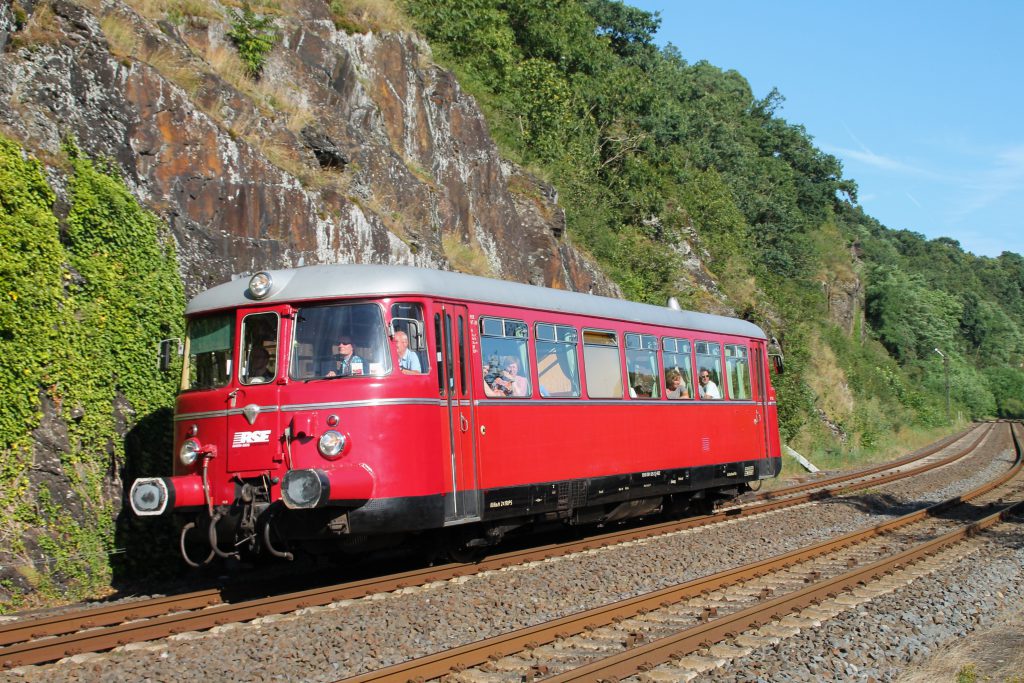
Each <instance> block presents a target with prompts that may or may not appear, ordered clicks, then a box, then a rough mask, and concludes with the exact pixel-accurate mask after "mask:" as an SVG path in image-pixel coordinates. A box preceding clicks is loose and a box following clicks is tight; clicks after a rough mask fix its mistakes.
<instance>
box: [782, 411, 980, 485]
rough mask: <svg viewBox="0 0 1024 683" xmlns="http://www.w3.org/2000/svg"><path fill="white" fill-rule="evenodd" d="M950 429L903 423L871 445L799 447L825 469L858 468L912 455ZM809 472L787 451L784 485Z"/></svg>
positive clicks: (802, 452) (941, 436)
mask: <svg viewBox="0 0 1024 683" xmlns="http://www.w3.org/2000/svg"><path fill="white" fill-rule="evenodd" d="M964 426H966V425H965V424H958V425H954V429H961V428H963V427H964ZM950 433H951V430H950V427H949V426H944V427H932V428H912V427H903V428H901V429H899V430H897V431H896V432H893V433H892V434H889V435H886V436H884V437H880V438H879V443H878V444H877V445H876V447H874V448H871V449H863V448H858V447H853V446H851V447H847V448H843V449H837V448H829V449H825V448H813V449H810V450H808V451H807V452H804V451H801V450H800V449H799V448H797V449H796V450H797V451H798V452H799V453H800V455H802V456H804V457H805V458H807V459H808V460H810V461H811V462H812V463H813V464H814V466H815V467H817V468H818V469H820V470H823V471H833V470H848V469H858V468H861V467H867V466H868V465H873V464H876V463H882V462H889V461H891V460H896V459H898V458H901V457H903V456H905V455H909V454H910V453H912V452H913V451H916V450H918V449H919V448H922V447H924V446H927V445H928V444H930V443H934V442H936V441H938V440H939V439H941V438H943V437H945V436H948V435H949V434H950ZM806 474H807V470H805V469H804V468H803V467H802V466H801V465H800V463H798V462H797V461H796V460H795V459H794V458H791V457H790V456H788V455H786V454H785V453H783V455H782V473H781V474H780V475H779V482H780V485H784V482H785V480H787V479H792V478H794V477H798V476H801V475H806Z"/></svg>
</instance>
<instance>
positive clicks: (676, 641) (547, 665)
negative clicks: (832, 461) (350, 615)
mask: <svg viewBox="0 0 1024 683" xmlns="http://www.w3.org/2000/svg"><path fill="white" fill-rule="evenodd" d="M1013 431H1014V433H1013V439H1014V446H1015V448H1016V451H1017V459H1016V462H1015V464H1014V466H1013V468H1012V469H1011V470H1010V471H1008V472H1007V473H1006V474H1004V475H1003V476H1001V477H999V478H998V479H996V480H994V481H991V482H989V483H987V484H985V485H983V486H980V487H978V488H976V489H974V490H973V491H970V492H969V493H967V494H964V495H961V496H957V497H955V498H952V499H949V500H946V501H943V502H941V503H938V504H936V505H932V506H930V507H928V508H925V509H922V510H918V511H916V512H913V513H910V514H907V515H904V516H902V517H899V518H897V519H894V520H891V521H888V522H885V523H882V524H879V525H876V526H874V527H872V528H869V529H865V530H861V531H858V532H855V533H851V534H847V535H844V536H842V537H840V538H837V539H833V540H830V541H827V542H825V543H820V544H817V545H815V546H811V547H808V548H803V549H799V550H796V551H793V552H789V553H786V554H783V555H779V556H777V557H773V558H769V559H767V560H764V561H762V562H758V563H755V564H750V565H746V566H744V567H739V568H736V569H732V570H729V571H725V572H721V573H719V574H715V575H712V576H707V577H703V578H700V579H697V580H695V581H689V582H686V583H683V584H680V585H677V586H672V587H669V588H666V589H663V590H659V591H655V592H653V593H649V594H646V595H642V596H639V597H636V598H632V599H629V600H624V601H621V602H617V603H613V604H610V605H607V606H603V607H600V608H596V609H592V610H588V611H585V612H581V613H578V614H574V615H570V616H568V617H565V618H563V619H558V620H556V621H552V622H547V623H544V624H539V625H537V626H533V627H530V628H527V629H522V630H519V631H514V632H511V633H508V634H506V635H503V636H499V637H495V638H490V639H487V640H483V641H479V642H475V643H470V644H468V645H465V646H463V647H459V648H456V649H453V650H449V651H446V652H441V653H438V654H436V655H432V656H428V657H422V658H420V659H416V660H411V661H408V662H405V663H402V664H399V665H396V666H392V667H388V668H385V669H381V670H378V671H373V672H369V673H367V674H364V675H360V676H356V677H351V678H347V679H343V680H344V681H345V683H407V682H408V681H427V680H433V679H441V680H443V681H445V683H517V682H519V681H534V680H544V681H545V683H570V682H572V683H577V682H584V681H587V682H594V683H599V682H606V681H619V680H623V679H626V678H629V677H633V676H639V677H640V679H641V680H646V681H651V682H656V681H680V680H690V679H691V678H692V677H694V676H696V675H698V674H701V673H706V672H707V671H709V670H710V669H713V668H715V667H716V666H719V665H721V664H722V663H723V662H724V660H726V659H729V658H732V657H741V656H745V655H746V654H749V653H750V652H751V651H752V649H753V648H756V647H759V646H762V645H765V644H770V643H774V642H777V641H778V639H779V638H780V637H785V636H787V635H792V634H794V633H796V632H798V631H799V630H800V629H801V628H807V627H814V626H818V625H820V622H821V621H824V620H827V619H829V618H831V617H833V616H835V615H836V614H838V613H840V612H842V611H844V610H847V609H849V608H850V607H852V606H855V605H857V604H860V603H862V602H864V601H866V600H870V599H871V598H872V597H875V596H877V595H880V594H884V593H886V592H889V591H891V590H894V589H895V588H897V587H899V586H902V585H904V584H906V583H909V582H910V581H912V580H913V579H914V578H915V577H917V576H920V575H923V574H927V573H929V572H931V571H933V570H934V568H935V564H936V563H935V562H934V561H932V562H931V564H929V558H933V556H936V555H938V554H940V553H943V552H948V553H952V554H955V553H956V549H955V546H956V544H958V543H962V542H964V541H966V540H968V539H970V538H972V537H973V536H975V535H976V534H979V533H981V532H982V531H983V530H985V529H987V528H989V527H992V526H994V525H997V524H999V523H1001V522H1002V521H1003V520H1005V519H1006V518H1007V517H1010V516H1012V515H1019V514H1021V513H1022V512H1024V475H1022V460H1021V447H1020V440H1019V435H1018V434H1017V433H1016V432H1017V431H1018V430H1017V428H1014V430H1013ZM951 548H953V550H950V549H951Z"/></svg>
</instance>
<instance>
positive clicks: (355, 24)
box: [330, 0, 412, 33]
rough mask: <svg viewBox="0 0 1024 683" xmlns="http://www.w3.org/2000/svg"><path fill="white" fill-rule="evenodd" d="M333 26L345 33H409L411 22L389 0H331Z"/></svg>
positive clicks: (396, 5) (395, 4)
mask: <svg viewBox="0 0 1024 683" xmlns="http://www.w3.org/2000/svg"><path fill="white" fill-rule="evenodd" d="M330 8H331V16H332V18H333V19H334V26H335V27H336V28H337V29H338V30H339V31H345V32H346V33H368V32H370V31H375V32H377V33H381V32H397V31H411V30H412V21H410V20H409V18H408V17H407V16H406V15H405V13H404V12H403V11H402V10H401V8H400V7H399V6H398V4H397V3H395V2H391V0H331V3H330Z"/></svg>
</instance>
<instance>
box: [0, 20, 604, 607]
mask: <svg viewBox="0 0 1024 683" xmlns="http://www.w3.org/2000/svg"><path fill="white" fill-rule="evenodd" d="M275 5H276V6H277V7H278V8H279V9H278V10H276V11H274V13H273V14H271V15H270V16H272V17H273V19H274V24H275V27H276V32H277V40H276V41H275V46H274V49H273V50H272V51H271V52H270V53H269V55H268V60H267V61H266V63H265V64H264V66H263V69H262V74H261V75H260V77H259V78H258V79H254V78H252V77H250V76H248V75H247V74H246V72H245V70H244V68H243V66H242V63H241V62H240V61H239V59H238V56H237V51H236V50H235V48H234V47H233V46H232V45H231V43H230V39H229V38H228V35H227V34H228V31H229V30H230V25H231V22H232V18H233V17H237V14H234V13H233V12H232V9H231V8H230V7H228V6H222V5H219V4H217V3H184V2H152V1H151V0H132V1H125V2H122V1H120V0H102V1H101V0H82V1H81V2H69V1H67V0H43V1H40V0H17V1H16V2H11V1H10V0H7V1H6V2H0V134H2V135H3V136H4V137H5V138H8V139H12V140H15V141H16V142H17V143H19V144H20V145H21V147H22V148H23V149H24V150H25V152H26V153H27V154H29V155H31V156H32V157H35V158H37V159H39V160H41V161H42V162H43V164H44V166H45V173H46V178H47V182H48V184H49V185H50V186H51V187H52V188H53V190H54V191H55V192H56V196H57V201H56V204H55V206H54V207H53V211H54V213H55V214H56V215H57V216H58V217H61V216H66V214H67V211H68V204H69V201H70V199H69V190H68V179H69V174H70V172H71V167H72V163H71V162H70V160H69V156H68V151H67V150H68V147H67V146H66V143H67V142H68V141H73V143H74V146H75V148H76V149H77V150H80V152H81V153H84V154H86V155H88V156H89V157H91V158H93V159H96V160H98V161H99V162H101V163H102V164H104V165H106V166H108V167H109V168H111V169H113V173H114V175H116V176H119V177H120V178H122V179H123V180H124V182H125V184H126V185H127V187H128V188H129V190H130V192H131V193H132V194H133V195H134V196H135V198H136V199H137V201H138V202H139V203H140V204H141V205H142V206H144V207H146V208H148V209H149V210H150V211H152V212H153V213H154V214H155V215H156V216H157V217H158V218H159V219H160V223H161V229H162V230H163V232H164V233H165V234H166V235H170V236H172V237H173V241H174V243H175V244H176V247H177V258H178V263H179V267H180V273H181V278H182V281H183V282H184V291H185V294H186V296H192V295H194V294H195V293H197V292H198V291H200V290H202V289H204V288H206V287H208V286H210V285H213V284H217V283H219V282H223V281H225V280H228V279H229V278H231V277H232V276H233V275H234V274H239V273H245V272H252V271H255V270H258V269H263V268H276V267H287V266H300V265H305V264H316V263H335V262H364V263H399V264H414V265H419V266H426V267H433V268H442V269H456V270H463V271H468V272H473V273H476V274H482V275H489V276H493V277H498V278H502V279H507V280H516V281H521V282H529V283H533V284H539V285H547V286H550V287H556V288H564V289H572V290H577V291H588V292H593V293H600V294H606V295H612V296H615V295H618V293H619V292H618V289H617V288H616V287H615V285H614V284H613V283H611V281H610V280H609V279H608V278H607V277H605V276H604V275H603V274H602V273H601V272H600V271H599V270H598V268H597V267H596V266H594V265H593V264H592V263H591V262H590V261H589V260H588V259H587V258H586V257H585V256H584V255H582V254H581V253H580V252H578V251H577V250H576V249H574V248H573V246H572V245H571V244H570V243H569V241H568V240H567V239H566V237H565V236H564V235H563V229H564V224H565V216H564V212H563V210H562V209H561V208H560V207H559V205H558V197H557V193H556V191H555V190H554V188H553V187H551V186H550V185H548V184H546V183H544V182H542V181H541V180H539V179H537V178H536V177H533V176H532V175H530V174H529V173H527V172H525V171H524V170H523V169H522V168H519V167H518V166H517V165H516V164H514V163H511V162H509V161H507V160H505V159H502V158H501V156H500V154H499V153H498V149H497V147H496V145H495V143H494V141H493V140H492V139H491V137H490V134H489V131H488V127H487V122H486V120H485V119H484V117H483V115H482V113H481V111H480V109H479V107H478V106H477V104H476V102H475V100H474V99H473V98H472V97H470V96H468V95H467V94H466V93H464V92H463V91H462V89H461V88H460V87H459V84H458V82H457V81H456V79H455V77H454V76H453V75H452V74H451V73H450V72H447V71H445V70H444V69H441V68H439V67H437V66H436V65H434V64H433V63H432V61H431V55H430V50H429V47H428V46H427V45H426V44H425V43H424V42H423V41H422V40H421V39H419V38H418V37H417V36H416V35H414V34H411V33H403V32H391V33H372V32H365V33H358V32H352V33H346V32H345V31H341V30H339V29H338V28H336V25H335V20H336V19H337V17H336V16H335V15H333V14H332V13H331V11H330V10H329V8H328V5H327V3H326V2H324V0H294V1H290V2H288V3H280V4H278V3H275ZM186 6H187V7H188V9H189V12H192V13H188V12H186V11H185V9H184V8H186ZM76 153H77V152H76ZM0 190H2V188H0ZM0 198H2V194H0ZM66 229H67V227H66V226H64V227H63V228H62V230H63V231H65V232H66ZM64 267H65V268H66V271H65V273H66V277H67V278H68V280H67V281H68V282H78V281H80V280H81V278H80V276H79V274H78V273H76V272H74V269H73V268H72V267H70V266H67V265H65V266H64ZM5 292H6V289H5ZM13 317H16V316H13ZM17 324H18V323H17V321H16V320H14V319H8V320H3V321H0V332H3V333H5V334H6V332H8V331H10V330H11V329H14V326H16V325H17ZM96 334H99V333H98V332H97V333H96ZM58 336H59V335H58ZM152 341H156V339H153V340H152ZM147 344H148V342H147ZM144 352H145V353H148V347H147V349H144ZM54 372H58V373H59V368H58V369H57V370H54V369H53V368H44V371H43V374H41V375H40V377H44V376H46V377H50V378H51V379H49V380H43V379H41V380H40V387H39V397H38V404H37V405H38V411H37V417H36V419H35V422H34V424H32V425H31V426H30V428H31V429H32V430H33V431H32V437H31V439H30V441H31V443H30V444H28V449H29V451H30V452H29V453H28V455H27V456H24V455H20V454H18V453H19V452H18V451H10V452H5V451H2V450H0V458H2V459H4V460H5V461H6V462H4V463H3V465H4V468H5V469H4V477H6V478H4V479H2V480H3V481H5V482H8V483H10V482H18V487H19V488H17V491H14V490H13V489H12V491H11V496H15V495H17V497H18V498H19V500H20V501H21V502H20V503H19V505H23V512H22V513H18V514H15V513H12V512H11V511H10V510H5V509H4V506H3V505H0V523H2V524H4V525H7V526H8V527H9V533H11V534H13V535H14V538H18V539H19V541H18V543H17V546H18V550H16V551H11V550H10V549H9V548H8V547H5V548H0V612H2V611H3V610H4V609H5V607H9V606H10V605H11V604H18V599H19V597H18V596H25V595H26V594H27V593H30V592H31V591H32V590H33V589H34V588H35V587H36V586H38V585H39V579H38V578H37V575H38V574H39V573H43V574H45V573H47V572H48V571H50V570H52V569H53V565H54V563H55V560H54V555H53V552H52V549H53V548H54V547H58V548H61V550H62V552H63V555H61V557H65V556H70V557H72V558H75V557H83V556H84V555H83V553H84V552H85V551H83V549H82V546H81V543H80V542H78V541H75V540H74V538H73V534H70V535H69V533H68V532H67V526H66V525H65V526H64V527H62V528H63V529H64V530H63V531H62V530H61V527H58V526H57V525H54V526H48V524H49V523H47V524H42V523H41V522H39V521H33V520H43V519H44V518H46V519H51V520H57V519H61V518H63V519H65V520H68V519H70V520H71V526H74V525H78V526H79V527H80V528H81V529H89V530H90V531H91V532H93V534H92V535H93V538H94V539H107V540H100V541H99V542H98V543H99V545H101V546H102V548H105V549H106V551H110V550H111V549H112V548H111V542H110V541H109V539H110V538H112V530H111V528H110V526H111V525H112V523H113V520H112V519H111V515H112V512H111V510H114V511H116V508H117V507H118V503H117V501H119V500H120V498H121V495H122V490H123V488H122V487H123V484H124V481H123V480H124V479H128V478H131V476H130V473H131V472H132V465H131V454H130V451H131V450H132V446H131V442H132V441H133V439H134V440H135V442H138V441H140V439H142V440H148V441H147V443H148V444H149V448H150V449H156V448H157V446H158V443H157V442H158V441H159V439H158V438H157V439H151V438H150V436H145V438H143V437H142V436H140V432H139V430H138V427H139V425H140V424H141V423H143V422H146V421H147V420H148V421H149V422H150V423H151V424H150V425H149V427H150V428H151V429H154V428H155V429H156V431H155V432H146V434H149V435H152V434H154V433H157V434H158V433H160V424H161V422H160V420H161V419H163V420H166V416H164V417H163V418H159V419H155V418H153V416H152V414H151V415H149V416H147V415H144V414H142V412H141V411H138V410H135V408H134V407H133V406H132V405H129V403H130V402H129V401H127V400H126V398H125V395H124V394H123V393H122V391H121V389H120V388H119V387H118V386H117V379H116V378H115V377H111V378H110V382H111V386H110V389H109V392H108V393H109V397H108V398H107V399H105V403H104V402H101V403H99V404H91V405H90V406H84V407H83V406H79V405H73V406H72V405H69V404H68V402H67V401H64V400H63V399H64V398H66V397H65V396H64V395H62V393H61V391H60V390H59V389H55V387H56V386H57V385H58V384H59V383H60V382H61V381H66V382H70V381H74V380H72V379H69V378H64V380H62V379H61V378H60V377H56V378H54V377H53V374H54ZM113 374H114V375H116V374H118V373H117V372H114V373H113ZM54 382H55V383H54ZM89 410H93V411H97V410H98V411H100V412H103V413H109V414H110V415H112V416H113V422H114V423H115V425H114V427H112V429H116V430H119V431H120V433H119V434H117V435H114V434H105V435H102V438H101V439H100V441H101V442H104V443H106V444H107V445H106V446H101V447H99V448H98V449H96V452H91V451H90V452H88V453H85V454H81V452H82V451H83V450H88V449H89V448H91V447H86V446H85V445H84V442H82V441H81V440H80V438H79V439H76V438H75V437H73V436H69V429H68V426H69V425H71V424H72V423H76V422H77V421H79V420H81V419H82V415H83V413H87V412H88V411H89ZM132 430H134V435H133V433H131V432H132ZM71 431H74V430H71ZM79 431H81V430H79ZM164 431H166V429H164ZM95 436H96V435H93V437H95ZM159 450H166V449H164V448H163V446H160V448H159ZM126 452H128V455H129V462H128V463H127V464H126V463H125V462H124V457H125V454H126ZM76 454H81V455H76ZM25 457H27V458H28V460H27V461H26V460H25V459H24V458H25ZM165 459H166V454H164V455H162V456H161V460H162V461H163V460H165ZM23 464H24V466H25V471H21V468H22V465H23ZM8 475H9V476H8ZM97 479H100V480H102V481H101V483H100V485H99V486H98V487H94V491H98V493H94V494H91V495H92V496H93V498H91V499H90V497H89V495H90V494H88V493H87V492H84V491H83V486H82V482H83V481H88V482H92V483H93V484H95V483H96V480H97ZM8 498H10V496H9V497H8ZM3 500H6V499H4V498H0V501H3ZM54 500H60V501H63V502H61V503H60V504H59V505H57V506H56V507H53V505H52V504H49V503H47V504H46V505H44V504H42V503H41V502H40V501H54ZM47 505H49V507H47ZM47 511H49V512H47ZM50 512H52V514H50ZM48 514H49V515H50V516H49V517H46V515H48ZM75 543H79V545H77V546H76V545H75ZM3 545H4V546H8V544H7V543H4V544H3ZM113 545H115V546H118V547H122V546H123V545H124V543H123V542H122V539H121V538H120V537H118V539H117V540H116V541H114V543H113ZM11 547H13V546H11ZM94 547H95V546H94ZM48 548H49V549H50V550H47V549H48ZM69 562H70V564H68V565H67V566H65V567H64V568H63V569H62V570H56V571H50V573H51V574H52V576H51V578H50V585H53V584H58V588H57V590H58V591H59V590H61V588H60V585H63V586H64V587H65V588H67V586H68V585H69V584H72V583H74V582H83V581H86V582H88V581H91V585H92V586H93V587H95V586H96V585H98V584H102V582H103V581H105V580H106V579H105V578H104V577H103V576H102V575H101V576H99V577H97V576H95V572H99V573H100V574H103V573H104V571H105V570H104V569H102V568H100V569H96V568H95V566H94V567H93V568H90V569H88V570H87V572H83V571H81V570H80V568H75V569H74V570H73V571H72V570H71V569H69V567H77V565H76V562H78V560H74V559H72V560H69ZM48 568H49V569H48ZM88 572H92V573H93V576H91V578H90V579H88V580H85V579H82V578H81V575H82V574H83V573H88ZM76 575H78V578H76ZM77 594H78V595H81V591H79V592H78V593H77ZM67 595H68V597H74V594H71V593H68V594H67ZM12 596H13V597H12ZM51 597H52V594H51Z"/></svg>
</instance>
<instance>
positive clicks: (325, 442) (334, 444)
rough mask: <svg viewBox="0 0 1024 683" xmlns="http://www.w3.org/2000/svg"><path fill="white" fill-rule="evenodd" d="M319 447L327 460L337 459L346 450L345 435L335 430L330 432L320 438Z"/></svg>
mask: <svg viewBox="0 0 1024 683" xmlns="http://www.w3.org/2000/svg"><path fill="white" fill-rule="evenodd" d="M318 447H319V449H320V454H321V455H323V456H324V457H325V458H331V459H333V458H337V457H338V456H340V455H341V453H342V451H344V450H345V435H344V434H342V433H341V432H336V431H334V430H333V429H331V430H328V431H326V432H324V434H323V436H321V437H320V443H319V444H318Z"/></svg>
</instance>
